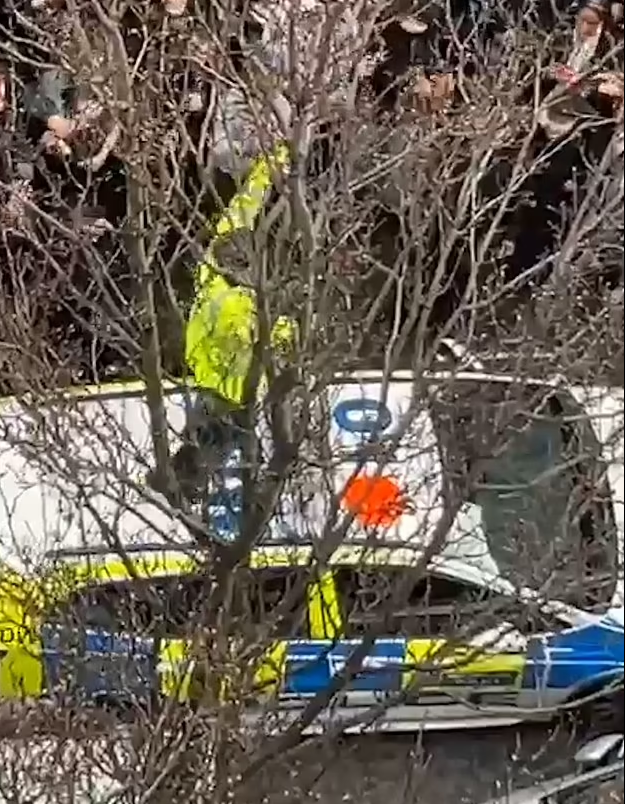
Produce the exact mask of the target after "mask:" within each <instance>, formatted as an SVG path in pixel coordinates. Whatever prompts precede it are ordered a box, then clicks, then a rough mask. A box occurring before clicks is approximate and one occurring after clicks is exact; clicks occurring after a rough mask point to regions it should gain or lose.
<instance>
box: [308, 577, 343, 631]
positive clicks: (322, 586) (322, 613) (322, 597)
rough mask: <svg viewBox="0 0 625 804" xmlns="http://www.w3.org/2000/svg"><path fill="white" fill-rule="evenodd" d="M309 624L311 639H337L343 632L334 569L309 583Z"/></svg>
mask: <svg viewBox="0 0 625 804" xmlns="http://www.w3.org/2000/svg"><path fill="white" fill-rule="evenodd" d="M307 592H308V595H307V596H308V624H309V636H310V638H311V639H337V638H338V637H339V636H341V634H342V633H343V622H342V620H343V618H342V616H341V606H340V602H339V599H338V594H337V590H336V578H335V575H334V572H332V570H326V571H325V572H323V573H322V574H321V576H320V577H319V578H318V579H317V580H315V581H312V582H311V583H309V584H308V590H307Z"/></svg>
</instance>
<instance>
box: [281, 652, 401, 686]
mask: <svg viewBox="0 0 625 804" xmlns="http://www.w3.org/2000/svg"><path fill="white" fill-rule="evenodd" d="M359 644H360V642H359V640H342V641H340V642H337V643H335V644H333V643H332V642H331V641H329V640H318V641H312V640H311V641H305V640H303V641H298V642H291V643H290V644H289V645H288V647H287V658H286V670H285V681H284V686H283V692H284V694H286V695H293V696H312V695H316V694H317V693H319V692H321V691H322V690H324V689H327V687H328V686H329V685H330V683H331V681H332V679H333V677H334V676H335V675H336V674H338V673H340V672H341V671H342V670H343V669H344V668H345V664H346V662H347V661H348V660H349V657H350V656H351V655H352V653H353V652H354V650H355V649H356V648H357V647H358V645H359ZM405 652H406V640H405V639H379V640H377V641H376V642H375V643H374V644H373V645H372V647H371V650H370V651H369V653H368V655H367V657H366V658H365V659H364V661H363V662H362V666H361V671H360V672H359V673H358V675H357V676H356V677H355V678H352V679H351V680H350V682H349V683H348V684H347V685H346V687H344V689H349V690H358V691H360V692H382V691H384V692H388V691H399V690H400V689H401V682H402V671H403V666H404V660H405Z"/></svg>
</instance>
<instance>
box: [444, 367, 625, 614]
mask: <svg viewBox="0 0 625 804" xmlns="http://www.w3.org/2000/svg"><path fill="white" fill-rule="evenodd" d="M476 399H479V404H475V400H476ZM581 414H582V411H581V409H580V408H579V406H578V405H577V404H576V403H575V401H574V400H573V399H572V397H570V396H568V395H564V396H563V397H561V396H560V395H554V394H553V393H552V392H551V391H546V390H545V389H541V388H536V387H530V386H522V387H515V386H511V385H509V384H506V383H474V382H466V383H454V384H453V385H452V387H450V388H444V389H443V388H440V389H437V390H436V398H435V400H434V402H433V404H432V415H433V420H434V423H435V427H436V429H437V434H438V438H439V442H440V445H441V453H442V456H443V465H444V469H445V474H446V478H447V481H448V485H447V489H448V491H449V493H450V494H453V495H459V496H460V498H461V499H463V500H466V501H468V502H471V503H473V504H475V505H477V506H479V509H480V514H481V518H482V525H483V528H484V531H485V535H486V538H487V540H488V546H489V550H490V553H491V555H492V557H493V558H494V559H495V561H496V562H497V564H498V566H499V569H500V571H501V572H502V573H503V574H504V575H505V576H507V577H508V578H510V580H512V581H513V582H514V583H515V584H516V585H521V586H530V587H533V588H536V587H537V586H539V585H541V584H543V583H548V586H549V594H550V596H551V597H558V598H561V599H565V600H568V601H569V602H571V603H574V604H578V605H583V606H585V607H586V608H589V607H596V606H599V605H600V604H602V603H603V604H608V603H609V602H610V601H611V599H612V592H613V590H614V585H615V583H616V577H615V576H616V555H617V552H616V551H617V535H616V527H615V523H614V512H613V508H612V503H611V498H610V492H609V487H608V485H607V481H606V467H605V465H604V464H603V462H602V461H601V459H600V445H599V443H598V441H597V439H596V437H595V435H594V433H593V430H592V428H591V426H590V424H589V423H588V422H587V421H584V417H583V415H581ZM573 557H575V558H576V559H577V560H572V558H573Z"/></svg>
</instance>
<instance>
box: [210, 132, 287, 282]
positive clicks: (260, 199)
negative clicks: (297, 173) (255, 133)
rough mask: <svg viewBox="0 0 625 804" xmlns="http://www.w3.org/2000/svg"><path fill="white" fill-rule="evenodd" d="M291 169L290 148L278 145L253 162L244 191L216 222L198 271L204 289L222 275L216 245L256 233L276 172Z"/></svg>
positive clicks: (231, 202) (240, 191) (241, 190)
mask: <svg viewBox="0 0 625 804" xmlns="http://www.w3.org/2000/svg"><path fill="white" fill-rule="evenodd" d="M288 165H289V149H288V146H286V145H284V144H281V145H278V146H277V147H276V148H275V150H274V152H273V153H271V154H269V155H264V154H263V155H262V156H259V157H258V159H256V161H255V162H254V164H253V166H252V168H251V170H250V172H249V174H248V176H247V179H246V180H245V183H244V184H243V187H242V188H241V189H240V190H239V192H238V193H236V195H235V196H234V197H233V198H232V199H231V201H230V203H229V204H228V206H227V207H226V209H225V210H224V212H223V214H222V215H221V216H220V217H219V219H218V220H217V223H216V224H215V229H214V233H213V241H212V242H211V244H210V245H209V246H208V248H207V249H206V251H205V253H204V256H203V257H202V261H201V263H200V264H199V265H198V266H197V268H196V282H197V286H198V288H202V287H203V286H204V285H206V283H207V282H209V281H210V279H211V277H212V276H213V275H214V274H215V272H217V273H219V263H218V262H217V259H216V257H215V252H214V248H215V245H216V241H219V240H223V239H224V238H227V237H230V236H231V235H232V234H234V232H237V231H239V230H241V229H247V230H249V231H250V232H251V231H252V230H253V229H254V225H255V224H256V220H257V218H258V216H259V215H260V212H261V210H262V208H263V206H264V204H265V199H266V197H267V192H268V191H269V189H270V188H271V186H272V184H273V177H274V173H275V171H276V170H286V169H288Z"/></svg>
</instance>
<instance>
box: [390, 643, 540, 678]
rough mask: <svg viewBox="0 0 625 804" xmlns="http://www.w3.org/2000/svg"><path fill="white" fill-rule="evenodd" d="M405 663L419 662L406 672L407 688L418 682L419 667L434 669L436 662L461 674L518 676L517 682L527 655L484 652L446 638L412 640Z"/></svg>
mask: <svg viewBox="0 0 625 804" xmlns="http://www.w3.org/2000/svg"><path fill="white" fill-rule="evenodd" d="M405 663H406V664H407V665H412V666H414V665H416V666H417V669H416V670H408V671H406V672H405V673H404V678H403V684H404V687H408V686H412V685H413V684H414V683H415V681H417V682H418V675H419V669H418V668H419V666H423V668H424V669H425V668H431V666H432V665H433V664H436V665H438V666H440V667H441V669H444V670H445V671H447V672H452V673H455V674H458V675H491V674H492V675H498V674H500V673H501V674H503V673H507V674H511V675H514V676H515V679H516V685H520V684H521V683H522V678H523V671H524V669H525V656H524V655H523V654H521V653H487V652H484V653H481V652H480V650H479V649H477V648H471V647H470V646H469V647H450V646H449V645H448V643H447V642H446V641H445V640H444V639H411V640H408V641H407V643H406V651H405Z"/></svg>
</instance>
